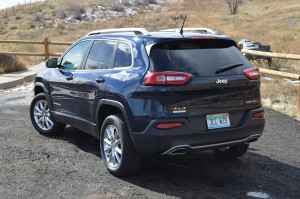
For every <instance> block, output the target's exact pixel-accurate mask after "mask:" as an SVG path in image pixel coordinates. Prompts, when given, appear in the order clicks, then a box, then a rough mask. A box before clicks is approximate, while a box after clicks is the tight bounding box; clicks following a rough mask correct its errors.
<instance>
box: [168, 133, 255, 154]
mask: <svg viewBox="0 0 300 199" xmlns="http://www.w3.org/2000/svg"><path fill="white" fill-rule="evenodd" d="M259 137H260V134H254V135H251V136H249V137H247V138H245V139H242V140H235V141H230V142H222V143H217V144H208V145H201V146H193V147H192V146H190V145H188V144H184V145H177V146H174V147H172V148H170V149H168V150H167V151H165V152H163V153H162V154H163V155H172V154H173V152H174V151H176V150H182V149H192V150H193V149H203V148H211V147H213V148H214V147H218V146H223V145H234V144H237V143H247V142H248V141H250V140H252V139H256V138H257V139H258V138H259Z"/></svg>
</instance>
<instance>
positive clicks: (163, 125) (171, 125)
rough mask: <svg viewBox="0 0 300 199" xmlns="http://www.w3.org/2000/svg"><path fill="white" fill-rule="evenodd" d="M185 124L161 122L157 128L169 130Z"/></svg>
mask: <svg viewBox="0 0 300 199" xmlns="http://www.w3.org/2000/svg"><path fill="white" fill-rule="evenodd" d="M182 126H183V124H182V123H181V122H171V123H160V124H158V125H156V127H155V128H156V129H160V130H167V129H173V128H178V127H182Z"/></svg>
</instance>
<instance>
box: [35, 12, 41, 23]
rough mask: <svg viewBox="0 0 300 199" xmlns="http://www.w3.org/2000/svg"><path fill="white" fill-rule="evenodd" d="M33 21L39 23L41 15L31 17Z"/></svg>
mask: <svg viewBox="0 0 300 199" xmlns="http://www.w3.org/2000/svg"><path fill="white" fill-rule="evenodd" d="M33 20H34V21H39V22H40V21H42V17H41V15H38V14H35V15H33Z"/></svg>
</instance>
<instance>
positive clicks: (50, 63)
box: [46, 58, 58, 68]
mask: <svg viewBox="0 0 300 199" xmlns="http://www.w3.org/2000/svg"><path fill="white" fill-rule="evenodd" d="M46 66H47V68H57V67H58V65H57V58H52V59H48V60H47V61H46Z"/></svg>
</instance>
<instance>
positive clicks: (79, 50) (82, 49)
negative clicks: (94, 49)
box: [61, 41, 90, 70]
mask: <svg viewBox="0 0 300 199" xmlns="http://www.w3.org/2000/svg"><path fill="white" fill-rule="evenodd" d="M89 44H90V41H83V42H80V43H78V44H77V45H75V46H73V48H72V49H71V50H69V52H67V54H65V56H64V57H63V59H62V62H61V66H62V68H63V69H67V70H76V69H77V68H79V66H80V64H81V63H82V60H83V59H84V56H85V54H86V51H87V49H88V47H89Z"/></svg>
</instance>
